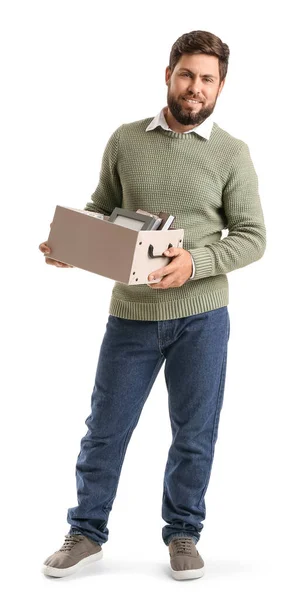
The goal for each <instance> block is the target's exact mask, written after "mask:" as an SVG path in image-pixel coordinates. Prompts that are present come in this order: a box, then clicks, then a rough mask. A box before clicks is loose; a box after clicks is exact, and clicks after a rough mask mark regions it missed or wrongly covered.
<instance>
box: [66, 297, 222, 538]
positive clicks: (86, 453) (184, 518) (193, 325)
mask: <svg viewBox="0 0 302 600" xmlns="http://www.w3.org/2000/svg"><path fill="white" fill-rule="evenodd" d="M229 334H230V319H229V313H228V308H227V306H223V307H222V308H218V309H215V310H211V311H208V312H203V313H200V314H197V315H193V316H189V317H183V318H181V319H171V320H166V321H135V320H131V319H121V318H119V317H115V316H112V315H109V317H108V322H107V325H106V331H105V335H104V338H103V342H102V345H101V349H100V355H99V360H98V365H97V370H96V377H95V385H94V388H93V392H92V396H91V414H90V415H89V417H88V418H87V419H86V421H85V424H86V425H87V427H88V431H87V433H86V435H85V436H84V437H83V438H82V440H81V449H80V453H79V455H78V459H77V463H76V482H77V498H78V506H76V507H74V508H69V509H68V513H67V522H68V523H69V524H70V526H71V527H70V529H69V533H82V534H84V535H86V536H87V537H90V538H91V539H93V540H95V541H96V542H98V543H99V544H104V543H105V542H107V540H108V534H109V530H108V528H107V522H108V518H109V513H110V511H111V508H112V504H113V501H114V498H115V496H116V492H117V487H118V482H119V478H120V473H121V469H122V465H123V460H124V457H125V453H126V449H127V445H128V443H129V440H130V438H131V435H132V433H133V430H134V428H135V427H136V425H137V423H138V420H139V417H140V414H141V411H142V408H143V406H144V403H145V401H146V399H147V398H148V396H149V393H150V391H151V388H152V385H153V383H154V381H155V379H156V377H157V375H158V373H159V371H160V369H161V366H162V364H163V363H164V362H165V371H164V374H165V381H166V385H167V391H168V403H169V415H170V420H171V428H172V443H171V446H170V449H169V453H168V459H167V464H166V469H165V473H164V481H163V498H162V518H163V520H164V521H165V522H166V525H165V526H164V527H163V529H162V538H163V541H164V543H165V544H166V545H168V544H169V542H170V541H171V539H172V538H173V537H182V536H183V537H192V538H193V540H194V542H195V544H196V543H197V542H198V540H199V538H200V532H201V530H202V528H203V524H202V521H203V520H204V519H205V515H206V508H205V499H204V497H205V493H206V489H207V487H208V483H209V479H210V474H211V468H212V462H213V457H214V446H215V442H216V439H217V435H218V423H219V415H220V410H221V407H222V402H223V395H224V384H225V375H226V363H227V346H228V340H229ZM154 434H155V435H156V432H154Z"/></svg>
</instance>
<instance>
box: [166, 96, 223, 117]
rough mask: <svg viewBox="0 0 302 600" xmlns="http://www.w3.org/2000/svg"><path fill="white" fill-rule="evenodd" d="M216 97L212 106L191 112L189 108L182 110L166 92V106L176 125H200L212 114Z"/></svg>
mask: <svg viewBox="0 0 302 600" xmlns="http://www.w3.org/2000/svg"><path fill="white" fill-rule="evenodd" d="M217 96H218V94H217ZM217 96H216V98H215V100H214V102H213V103H212V104H209V105H208V106H206V107H202V108H201V109H200V110H199V111H195V110H194V109H193V108H192V110H191V109H190V108H185V109H184V108H183V107H182V105H181V104H180V103H179V102H177V100H176V99H175V97H174V96H172V94H170V91H169V90H168V95H167V104H168V107H169V109H170V112H171V113H172V115H173V117H174V119H176V121H178V123H181V125H201V123H203V121H205V119H207V118H208V117H209V116H210V115H211V114H212V112H213V110H214V108H215V105H216V100H217Z"/></svg>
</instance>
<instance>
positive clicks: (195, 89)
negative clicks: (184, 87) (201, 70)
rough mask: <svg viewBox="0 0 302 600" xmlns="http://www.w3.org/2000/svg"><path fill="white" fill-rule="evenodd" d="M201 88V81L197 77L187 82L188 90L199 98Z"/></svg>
mask: <svg viewBox="0 0 302 600" xmlns="http://www.w3.org/2000/svg"><path fill="white" fill-rule="evenodd" d="M201 90H202V83H201V81H200V79H199V77H195V78H192V79H191V81H190V83H189V86H188V91H190V92H191V93H192V94H194V96H198V97H200V98H201Z"/></svg>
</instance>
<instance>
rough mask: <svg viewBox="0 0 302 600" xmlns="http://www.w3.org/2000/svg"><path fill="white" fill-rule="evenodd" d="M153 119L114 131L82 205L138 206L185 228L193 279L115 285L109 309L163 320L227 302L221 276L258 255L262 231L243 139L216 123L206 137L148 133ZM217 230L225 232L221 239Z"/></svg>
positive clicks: (124, 315) (91, 207)
mask: <svg viewBox="0 0 302 600" xmlns="http://www.w3.org/2000/svg"><path fill="white" fill-rule="evenodd" d="M151 121H152V117H151V118H149V119H143V120H140V121H135V122H133V123H127V124H123V125H121V126H120V127H118V129H116V130H115V131H114V133H113V134H112V135H111V137H110V139H109V141H108V143H107V145H106V148H105V151H104V154H103V159H102V167H101V172H100V179H99V183H98V186H97V188H96V190H95V192H94V193H93V194H92V196H91V202H88V203H87V204H86V206H85V207H84V209H85V210H92V211H96V212H101V213H103V214H105V215H109V214H111V212H112V211H113V209H114V208H115V207H116V206H118V207H124V208H128V209H130V210H134V211H135V210H137V209H138V208H141V209H143V210H147V211H149V212H151V213H158V212H159V211H165V212H168V213H171V214H172V215H174V216H175V217H176V218H175V221H174V223H173V227H176V228H177V229H178V228H183V229H184V240H183V248H185V249H186V250H188V251H189V252H190V253H191V255H192V257H193V260H194V264H195V276H194V278H193V279H191V280H188V281H186V282H185V283H184V284H183V285H182V286H181V287H175V288H167V289H153V288H150V287H148V285H146V284H144V285H126V284H123V283H119V282H115V284H114V286H113V290H112V296H111V301H110V307H109V313H110V314H112V315H114V316H117V317H121V318H124V319H138V320H147V321H161V320H165V319H177V318H180V317H187V316H190V315H194V314H198V313H202V312H204V311H209V310H214V309H216V308H220V307H222V306H226V305H227V304H228V303H229V293H228V291H229V290H228V279H227V276H226V273H229V272H230V271H233V270H234V269H239V268H241V267H244V266H246V265H248V264H249V263H252V262H254V261H256V260H258V259H259V258H261V257H262V255H263V253H264V250H265V246H266V230H265V224H264V218H263V212H262V207H261V204H260V198H259V193H258V178H257V174H256V172H255V169H254V166H253V163H252V160H251V157H250V153H249V148H248V146H247V144H246V143H245V142H243V141H242V140H239V139H237V138H235V137H233V136H231V135H230V134H229V133H227V132H226V131H224V130H223V129H221V128H220V127H219V126H218V125H217V123H215V122H214V123H213V128H212V132H211V136H210V139H209V140H206V139H205V138H202V137H200V136H198V135H197V134H196V133H194V132H192V133H176V132H174V131H168V130H163V129H162V128H160V127H157V128H156V129H154V130H152V131H146V127H147V126H148V125H149V123H150V122H151ZM223 229H228V235H227V236H225V237H224V238H223V239H221V232H222V230H223ZM153 270H154V266H153V265H151V267H150V272H151V271H153Z"/></svg>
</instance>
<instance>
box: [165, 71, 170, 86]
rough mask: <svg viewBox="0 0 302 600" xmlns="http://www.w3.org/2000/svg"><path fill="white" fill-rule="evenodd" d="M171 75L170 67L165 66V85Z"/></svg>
mask: <svg viewBox="0 0 302 600" xmlns="http://www.w3.org/2000/svg"><path fill="white" fill-rule="evenodd" d="M170 77H171V69H170V67H166V72H165V80H166V85H168V81H169V79H170Z"/></svg>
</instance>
